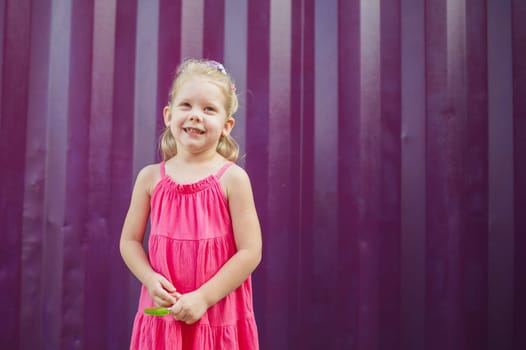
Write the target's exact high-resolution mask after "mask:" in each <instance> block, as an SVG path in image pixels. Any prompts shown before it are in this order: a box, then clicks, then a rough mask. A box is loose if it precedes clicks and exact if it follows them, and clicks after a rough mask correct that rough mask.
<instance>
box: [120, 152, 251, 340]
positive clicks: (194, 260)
mask: <svg viewBox="0 0 526 350" xmlns="http://www.w3.org/2000/svg"><path fill="white" fill-rule="evenodd" d="M230 165H232V163H226V164H225V165H224V166H223V167H222V168H221V170H219V172H218V173H217V174H215V175H210V176H208V177H207V178H205V179H202V180H200V181H198V182H196V183H192V184H178V183H176V182H175V181H174V180H172V179H171V178H170V177H168V176H167V175H166V174H165V170H164V162H162V163H161V164H160V171H161V179H160V181H159V183H158V184H157V185H156V187H155V189H154V190H153V193H152V197H151V213H150V227H151V228H150V238H149V241H148V244H149V248H148V249H149V257H150V263H151V264H152V267H153V269H154V270H155V271H157V272H159V273H160V274H162V275H163V276H165V277H166V278H167V279H168V280H170V281H171V282H172V283H173V285H174V286H175V288H177V291H178V292H179V293H182V294H184V293H188V292H191V291H193V290H195V289H197V288H198V287H199V286H201V285H202V284H203V283H205V282H206V281H208V280H209V279H210V278H211V277H212V276H214V274H215V273H216V272H217V271H218V270H219V269H220V268H221V267H222V266H223V265H224V264H225V263H226V262H227V261H228V259H230V257H232V255H234V254H235V252H236V245H235V242H234V234H233V230H232V222H231V219H230V213H229V209H228V202H227V200H226V198H225V195H224V193H223V191H222V189H221V185H220V183H219V178H220V177H221V176H222V175H223V173H224V172H225V171H226V169H227V168H228V167H229V166H230ZM152 306H154V304H153V302H152V300H151V298H150V296H149V295H148V292H147V290H146V288H145V287H144V286H143V287H142V289H141V296H140V299H139V308H138V310H137V314H136V316H135V321H134V325H133V332H132V338H131V346H130V349H141V350H154V349H155V350H157V349H173V350H187V349H188V350H190V349H192V350H207V349H228V350H235V349H250V350H252V349H258V333H257V328H256V321H255V318H254V312H253V307H252V286H251V280H250V277H249V278H248V279H247V280H245V282H243V284H242V285H241V286H240V287H239V288H237V289H236V290H234V291H233V292H232V293H230V294H229V295H227V296H226V297H225V298H223V299H222V300H221V301H219V302H218V303H217V304H215V305H213V306H212V307H210V308H209V309H208V310H207V312H206V313H205V314H204V315H203V317H202V318H201V319H200V320H199V321H197V322H196V323H194V324H192V325H187V324H186V323H184V322H180V321H177V320H175V319H174V318H173V316H171V315H170V316H162V317H160V316H149V315H145V314H144V313H143V310H144V308H147V307H152Z"/></svg>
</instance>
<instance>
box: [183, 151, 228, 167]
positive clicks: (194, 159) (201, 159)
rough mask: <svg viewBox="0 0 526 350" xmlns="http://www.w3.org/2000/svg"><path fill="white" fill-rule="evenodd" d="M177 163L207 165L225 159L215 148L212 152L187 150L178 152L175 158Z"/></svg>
mask: <svg viewBox="0 0 526 350" xmlns="http://www.w3.org/2000/svg"><path fill="white" fill-rule="evenodd" d="M173 160H174V161H175V162H177V163H182V164H192V165H207V164H214V163H217V162H219V161H224V158H223V157H222V156H221V155H220V154H219V153H217V152H216V151H215V150H213V151H211V152H203V153H199V154H194V153H188V152H185V151H182V152H178V153H177V155H176V156H175V157H174V159H173Z"/></svg>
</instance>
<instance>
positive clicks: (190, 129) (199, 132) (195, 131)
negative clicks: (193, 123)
mask: <svg viewBox="0 0 526 350" xmlns="http://www.w3.org/2000/svg"><path fill="white" fill-rule="evenodd" d="M184 130H185V131H186V132H194V133H197V134H203V133H204V131H201V130H199V129H196V128H185V129H184Z"/></svg>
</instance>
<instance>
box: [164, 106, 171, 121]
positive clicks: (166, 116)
mask: <svg viewBox="0 0 526 350" xmlns="http://www.w3.org/2000/svg"><path fill="white" fill-rule="evenodd" d="M163 116H164V125H165V126H169V125H170V121H172V110H171V108H170V106H165V107H164V108H163Z"/></svg>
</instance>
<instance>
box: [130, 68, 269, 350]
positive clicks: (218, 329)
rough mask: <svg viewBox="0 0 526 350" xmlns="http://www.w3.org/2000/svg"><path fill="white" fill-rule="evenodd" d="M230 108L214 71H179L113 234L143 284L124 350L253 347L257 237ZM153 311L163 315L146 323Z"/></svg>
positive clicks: (228, 84)
mask: <svg viewBox="0 0 526 350" xmlns="http://www.w3.org/2000/svg"><path fill="white" fill-rule="evenodd" d="M237 107H238V101H237V96H236V93H235V87H234V84H233V82H232V80H231V78H230V76H229V75H228V73H227V72H226V71H225V69H224V67H223V66H222V65H221V64H220V63H218V62H215V61H204V60H187V61H185V62H183V63H182V64H181V66H180V67H179V68H178V70H177V74H176V78H175V81H174V82H173V84H172V87H171V90H170V95H169V103H168V106H166V107H165V108H164V110H163V114H164V122H165V125H166V130H165V131H164V134H163V136H162V139H161V151H162V154H163V161H162V162H161V163H159V164H152V165H148V166H146V167H145V168H143V169H142V170H141V171H140V172H139V174H138V175H137V179H136V183H135V187H134V189H133V193H132V198H131V203H130V207H129V210H128V214H127V215H126V219H125V221H124V226H123V229H122V236H121V241H120V250H121V254H122V257H123V259H124V261H125V263H126V265H127V266H128V267H129V269H130V270H131V272H132V273H133V274H134V275H135V276H136V277H137V278H138V279H139V280H140V281H141V283H142V285H143V287H142V290H141V296H140V300H139V308H138V311H137V314H136V316H135V322H134V325H133V333H132V339H131V349H145V350H146V349H147V350H151V349H195V350H197V349H199V350H203V349H229V350H231V349H258V334H257V329H256V323H255V319H254V311H253V308H252V287H251V281H250V274H251V273H252V271H253V270H254V269H255V268H256V266H257V265H258V264H259V262H260V260H261V231H260V226H259V221H258V217H257V213H256V209H255V205H254V199H253V195H252V189H251V185H250V180H249V178H248V176H247V174H246V172H245V171H244V170H243V169H242V168H240V167H239V166H237V165H235V164H234V163H233V162H235V161H236V160H237V157H238V152H239V149H238V146H237V144H236V143H235V141H234V140H233V139H232V138H231V136H230V131H231V130H232V128H233V127H234V119H233V118H232V115H233V114H234V113H235V112H236V110H237ZM148 216H149V218H150V226H151V231H150V237H149V241H148V245H149V249H148V250H149V254H148V255H147V254H146V252H145V250H144V249H143V238H144V231H145V228H146V224H147V221H148ZM152 306H159V307H167V308H169V309H170V313H171V314H170V315H168V316H150V315H146V314H145V313H144V312H143V310H144V309H145V308H149V307H152Z"/></svg>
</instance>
